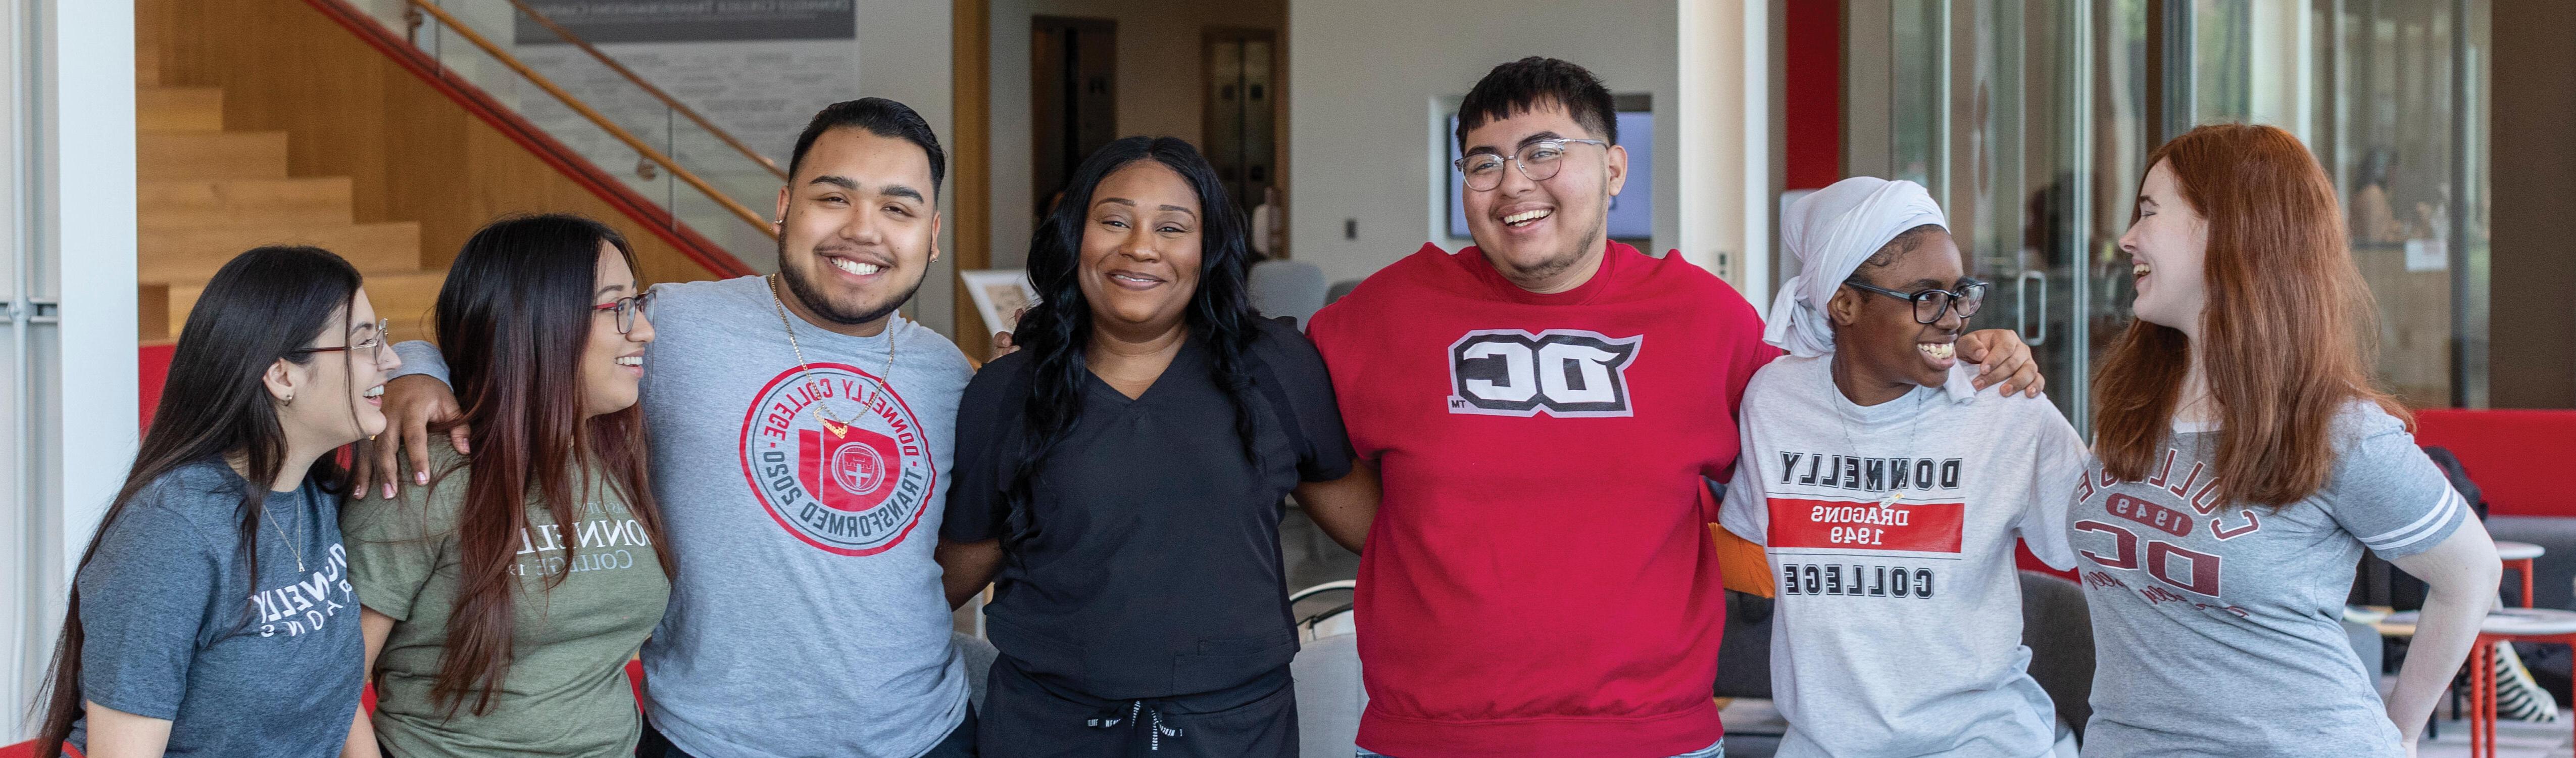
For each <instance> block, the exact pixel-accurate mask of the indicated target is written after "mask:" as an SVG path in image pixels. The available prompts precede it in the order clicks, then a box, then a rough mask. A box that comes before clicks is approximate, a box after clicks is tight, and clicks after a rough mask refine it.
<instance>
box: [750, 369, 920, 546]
mask: <svg viewBox="0 0 2576 758" xmlns="http://www.w3.org/2000/svg"><path fill="white" fill-rule="evenodd" d="M818 405H819V407H820V409H821V410H818ZM822 410H828V411H829V413H824V412H822ZM742 473H743V478H745V479H748V480H750V482H751V489H752V492H753V493H754V494H756V495H757V496H758V497H759V499H760V505H761V507H762V508H765V509H767V510H768V511H769V517H770V518H771V519H772V520H775V521H777V522H778V525H779V526H780V527H783V528H785V529H786V530H787V531H788V533H790V534H793V535H796V538H797V539H800V540H803V541H805V543H806V544H809V545H813V546H814V547H817V548H821V549H823V550H825V551H828V552H833V553H839V554H841V555H875V554H877V553H882V552H885V551H887V550H891V549H894V546H896V545H900V544H903V540H904V538H905V537H907V536H909V535H911V534H912V529H913V527H915V526H918V525H920V523H921V514H922V512H923V511H925V510H927V507H926V506H927V504H928V503H929V502H930V494H931V493H933V492H936V491H938V490H937V485H938V483H939V472H938V469H936V468H934V467H933V466H932V465H931V463H930V455H929V453H928V452H927V451H926V450H925V449H924V447H923V444H922V438H921V424H920V423H919V422H918V421H917V420H915V419H914V418H913V415H912V408H911V407H910V406H907V405H905V404H904V402H903V398H902V397H901V396H899V395H896V394H894V393H893V392H891V391H888V390H887V388H886V385H885V382H884V381H883V380H881V379H879V378H878V377H876V376H875V375H872V374H869V373H867V372H865V371H861V370H859V369H858V368H857V367H855V366H847V365H842V364H838V363H817V364H813V367H812V368H811V370H808V369H806V368H803V367H796V366H790V367H788V369H787V370H786V371H784V372H781V373H780V374H779V375H778V377H777V378H774V379H771V380H770V381H769V385H768V386H766V387H762V388H761V390H760V395H759V397H757V398H755V399H754V401H753V403H752V405H751V409H750V411H749V412H748V413H747V414H746V415H745V416H744V417H743V422H742Z"/></svg>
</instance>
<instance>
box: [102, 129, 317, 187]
mask: <svg viewBox="0 0 2576 758" xmlns="http://www.w3.org/2000/svg"><path fill="white" fill-rule="evenodd" d="M134 147H135V149H134V165H135V168H136V172H135V173H137V174H139V175H140V178H142V179H144V180H147V181H150V180H165V179H262V178H266V179H284V178H286V133H285V132H142V133H139V134H137V135H136V138H135V146H134Z"/></svg>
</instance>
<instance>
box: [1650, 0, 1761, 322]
mask: <svg viewBox="0 0 2576 758" xmlns="http://www.w3.org/2000/svg"><path fill="white" fill-rule="evenodd" d="M1680 3H1681V6H1680V8H1679V11H1680V12H1679V14H1678V15H1679V23H1677V24H1675V25H1674V26H1675V28H1676V29H1677V33H1678V34H1680V35H1681V40H1680V42H1681V44H1680V46H1679V50H1680V60H1679V64H1680V69H1681V70H1680V74H1681V76H1680V79H1681V83H1680V94H1681V96H1680V98H1679V100H1680V102H1679V103H1678V104H1677V107H1676V108H1675V111H1674V112H1675V114H1676V116H1677V117H1676V119H1675V121H1676V124H1677V125H1676V128H1677V129H1678V130H1679V131H1680V135H1681V140H1680V144H1679V145H1678V146H1677V147H1678V153H1679V155H1678V160H1677V163H1678V168H1679V171H1680V176H1679V177H1677V178H1678V179H1679V181H1678V182H1677V183H1676V185H1677V189H1678V192H1677V193H1676V194H1677V195H1678V202H1679V204H1680V222H1681V223H1680V244H1679V245H1678V246H1677V247H1678V248H1679V249H1680V250H1681V254H1682V257H1683V258H1685V259H1687V260H1689V261H1691V262H1692V263H1697V264H1699V265H1700V266H1702V267H1705V268H1707V269H1708V270H1710V271H1713V272H1716V273H1717V275H1718V276H1719V277H1720V278H1723V279H1725V280H1726V281H1727V282H1728V283H1729V284H1733V285H1735V288H1736V290H1737V291H1740V292H1743V293H1744V298H1745V299H1746V300H1750V301H1752V302H1753V307H1754V308H1755V309H1757V310H1758V309H1762V308H1766V307H1768V306H1769V305H1770V302H1771V204H1772V202H1773V199H1772V195H1773V193H1772V190H1771V165H1770V162H1771V92H1770V82H1771V70H1770V65H1771V64H1770V61H1771V32H1770V30H1771V18H1770V16H1771V4H1770V2H1769V0H1680Z"/></svg>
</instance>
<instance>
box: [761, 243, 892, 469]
mask: <svg viewBox="0 0 2576 758" xmlns="http://www.w3.org/2000/svg"><path fill="white" fill-rule="evenodd" d="M769 306H770V307H771V308H773V309H776V310H777V311H778V328H780V329H785V330H787V347H788V348H789V349H792V350H795V351H796V367H797V375H798V376H799V377H810V376H812V375H813V373H814V364H812V363H809V362H807V361H806V360H805V346H804V345H801V344H797V342H796V326H795V325H794V324H790V323H788V322H787V302H786V301H784V300H780V299H779V298H778V275H777V274H770V275H769ZM887 318H888V320H887V321H886V327H885V338H886V364H885V372H884V373H881V374H878V375H877V376H878V379H877V381H879V382H881V383H883V384H884V386H885V388H886V391H888V392H892V391H893V390H894V328H895V326H896V325H897V324H900V323H902V322H903V314H900V313H894V314H887ZM814 413H815V415H817V416H820V417H821V418H822V421H823V423H824V428H825V429H826V430H828V431H830V432H832V436H835V437H838V436H841V435H842V434H844V433H845V431H844V430H846V429H848V428H849V427H853V426H857V424H853V423H850V422H847V421H842V420H841V417H839V416H836V415H833V414H832V409H831V408H830V407H828V406H827V405H826V404H825V403H824V402H823V398H820V397H817V398H814Z"/></svg>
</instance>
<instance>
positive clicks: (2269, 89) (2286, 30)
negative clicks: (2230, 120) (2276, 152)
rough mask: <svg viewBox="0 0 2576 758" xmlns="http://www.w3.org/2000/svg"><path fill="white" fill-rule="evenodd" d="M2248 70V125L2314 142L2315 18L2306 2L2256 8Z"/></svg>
mask: <svg viewBox="0 0 2576 758" xmlns="http://www.w3.org/2000/svg"><path fill="white" fill-rule="evenodd" d="M2251 27H2252V28H2251V29H2249V30H2248V31H2249V32H2250V34H2249V35H2248V36H2249V37H2250V38H2251V42H2252V49H2251V50H2248V51H2247V52H2248V54H2249V56H2248V57H2250V58H2252V60H2251V61H2249V63H2250V65H2249V66H2248V68H2250V69H2251V70H2252V72H2251V73H2250V74H2249V77H2250V79H2249V81H2248V84H2249V85H2250V86H2249V87H2248V89H2249V90H2251V91H2250V92H2249V93H2248V95H2250V97H2249V98H2248V99H2249V100H2251V101H2252V102H2251V104H2250V105H2251V106H2252V108H2251V110H2252V113H2250V114H2248V119H2247V120H2249V121H2253V122H2254V123H2258V124H2270V125H2273V126H2277V127H2280V128H2282V129H2283V130H2286V131H2288V132H2289V133H2290V134H2291V136H2295V137H2298V138H2299V141H2300V142H2303V143H2304V142H2309V141H2310V140H2313V139H2315V138H2316V136H2317V135H2316V102H2317V98H2316V81H2317V53H2316V16H2315V14H2314V13H2312V12H2311V11H2310V10H2309V9H2308V7H2307V4H2306V3H2258V4H2256V5H2255V6H2254V9H2253V17H2252V24H2251Z"/></svg>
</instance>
